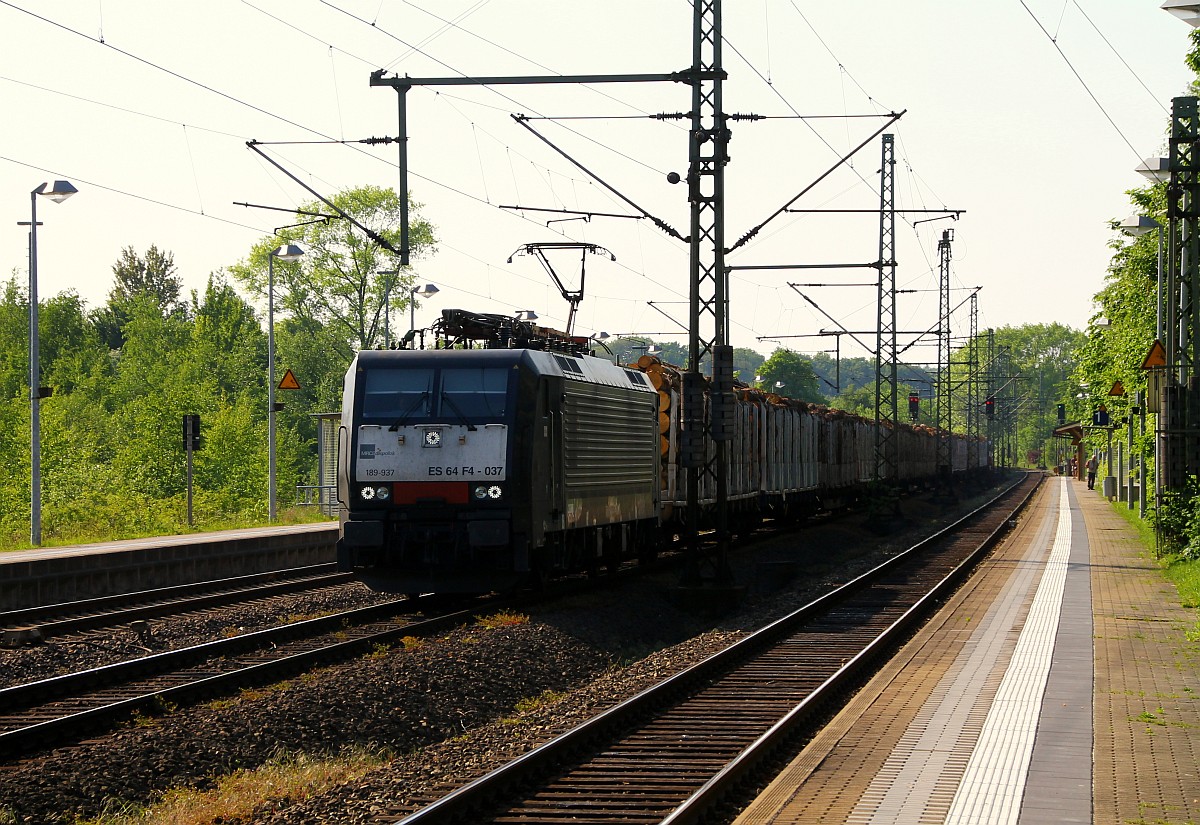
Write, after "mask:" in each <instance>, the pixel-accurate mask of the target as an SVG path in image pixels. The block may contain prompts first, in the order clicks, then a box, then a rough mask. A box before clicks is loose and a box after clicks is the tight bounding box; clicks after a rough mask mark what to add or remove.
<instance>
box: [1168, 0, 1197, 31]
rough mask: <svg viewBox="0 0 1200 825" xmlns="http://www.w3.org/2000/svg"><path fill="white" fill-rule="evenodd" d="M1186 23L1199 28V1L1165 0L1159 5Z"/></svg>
mask: <svg viewBox="0 0 1200 825" xmlns="http://www.w3.org/2000/svg"><path fill="white" fill-rule="evenodd" d="M1159 8H1161V9H1162V10H1163V11H1168V12H1170V13H1171V14H1173V15H1175V16H1176V17H1178V18H1179V19H1180V20H1182V21H1183V22H1185V23H1187V24H1188V25H1189V26H1191V27H1192V28H1200V3H1188V2H1184V0H1167V2H1165V3H1163V4H1162V5H1161V6H1159Z"/></svg>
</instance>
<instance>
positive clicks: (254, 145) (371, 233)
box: [246, 140, 408, 265]
mask: <svg viewBox="0 0 1200 825" xmlns="http://www.w3.org/2000/svg"><path fill="white" fill-rule="evenodd" d="M246 145H247V146H249V147H250V148H251V149H253V150H254V151H255V152H257V153H258V155H259V157H261V158H262V159H263V160H265V161H267V163H269V164H271V165H272V166H274V167H275V168H276V169H278V170H279V171H280V172H283V174H285V175H287V176H288V177H289V178H291V179H292V180H294V181H295V182H296V183H298V184H300V185H301V186H303V187H304V188H305V189H306V190H307V191H308V192H309V194H311V195H312V196H313V197H314V198H316V199H317V200H319V201H320V202H321V203H323V204H325V205H326V206H328V207H329V208H330V209H332V210H333V211H334V212H337V213H338V215H339V216H341V217H343V218H345V219H346V220H348V221H350V223H352V224H354V225H355V226H357V227H358V228H359V229H361V230H362V231H363V234H365V235H366V236H367V237H368V238H370V239H371V240H373V241H374V242H375V243H377V244H379V246H381V247H383V248H384V249H386V250H387V251H388V252H391V253H392V254H393V255H400V250H398V249H396V247H394V246H392V244H391V242H390V241H389V240H388V239H387V238H385V237H383V236H382V235H380V234H379V233H378V232H376V231H375V230H374V229H371V228H370V227H368V226H363V225H362V224H361V223H359V222H358V221H357V220H356V219H355V218H354V216H353V215H351V214H350V213H348V212H347V211H346V210H344V209H342V208H341V207H339V206H338V205H337V204H335V203H334V202H333V201H331V200H329V198H327V197H325V196H324V195H322V194H321V193H320V192H318V191H317V190H316V189H313V188H312V187H311V186H309V185H308V184H307V183H305V182H304V181H302V180H300V178H298V177H296V176H295V175H293V174H292V173H291V172H289V171H288V170H287V169H284V168H283V167H282V166H281V165H279V163H277V162H276V161H275V159H274V158H272V157H270V156H268V155H267V153H266V152H264V151H263V150H262V149H259V148H258V147H259V142H258V141H257V140H248V141H246ZM402 257H403V258H404V259H405V260H404V263H405V264H406V265H407V263H408V261H407V258H408V256H407V255H404V256H402Z"/></svg>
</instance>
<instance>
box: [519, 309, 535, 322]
mask: <svg viewBox="0 0 1200 825" xmlns="http://www.w3.org/2000/svg"><path fill="white" fill-rule="evenodd" d="M516 317H517V320H518V321H536V320H537V319H538V314H537V313H536V312H534V311H533V310H532V309H521V310H517V316H516Z"/></svg>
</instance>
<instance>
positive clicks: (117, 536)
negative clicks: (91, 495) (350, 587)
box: [0, 502, 330, 553]
mask: <svg viewBox="0 0 1200 825" xmlns="http://www.w3.org/2000/svg"><path fill="white" fill-rule="evenodd" d="M163 506H164V507H167V508H171V507H173V506H174V505H173V504H172V503H171V502H164V504H163ZM328 521H330V519H329V517H328V516H326V515H325V514H324V513H322V512H321V511H320V510H319V509H318V508H316V507H287V508H283V509H281V510H280V511H279V514H278V517H277V518H276V519H275V521H274V522H268V521H266V520H265V519H261V518H251V517H247V516H229V517H218V518H212V519H207V520H201V519H197V520H196V523H195V525H194V526H193V527H188V526H187V524H186V523H185V522H184V521H183V520H182V519H179V520H176V519H163V520H160V521H155V523H154V524H153V525H152V527H151V528H149V529H146V530H137V529H114V528H113V527H112V525H103V524H96V525H94V526H91V527H90V528H89V527H88V526H86V525H85V526H83V527H80V528H75V529H71V530H66V531H64V532H63V534H61V535H59V534H57V532H56V531H51V530H49V529H46V530H44V531H43V533H42V543H41V545H39V546H41V547H63V546H67V545H72V544H95V543H99V542H105V541H123V540H126V539H142V538H153V537H155V536H161V535H189V534H192V533H208V532H215V531H219V530H242V529H246V528H250V527H272V526H274V527H280V526H287V525H292V524H313V523H317V522H328ZM164 525H165V526H164ZM32 547H33V545H32V544H30V543H29V533H28V531H25V532H15V533H11V534H3V533H0V553H6V552H8V551H12V550H29V549H31V548H32Z"/></svg>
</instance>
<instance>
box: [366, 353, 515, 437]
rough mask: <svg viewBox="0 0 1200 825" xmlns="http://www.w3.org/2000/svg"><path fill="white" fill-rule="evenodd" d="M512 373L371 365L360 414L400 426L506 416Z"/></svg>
mask: <svg viewBox="0 0 1200 825" xmlns="http://www.w3.org/2000/svg"><path fill="white" fill-rule="evenodd" d="M512 372H513V370H511V369H508V368H503V367H500V368H497V367H445V368H441V369H434V368H417V369H412V368H405V369H389V368H377V369H371V370H368V371H367V372H366V376H365V380H364V382H363V384H364V386H363V396H362V416H363V418H364V419H367V420H378V421H386V422H387V423H388V424H389V425H400V426H403V425H405V424H428V423H440V422H449V423H453V422H455V421H460V420H465V421H469V422H473V423H479V422H488V421H495V420H497V419H502V418H503V417H504V415H505V412H506V411H507V408H508V376H509V374H510V373H512Z"/></svg>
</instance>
